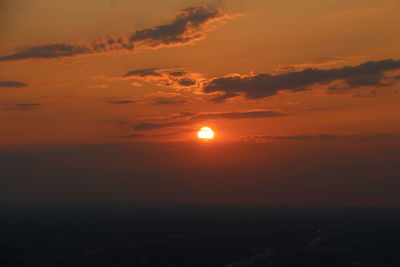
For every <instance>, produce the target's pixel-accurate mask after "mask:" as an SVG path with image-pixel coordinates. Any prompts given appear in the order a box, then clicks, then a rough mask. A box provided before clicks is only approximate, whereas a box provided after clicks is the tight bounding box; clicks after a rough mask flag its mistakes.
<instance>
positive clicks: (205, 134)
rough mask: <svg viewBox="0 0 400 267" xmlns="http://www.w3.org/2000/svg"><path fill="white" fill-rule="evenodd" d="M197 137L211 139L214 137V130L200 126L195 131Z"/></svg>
mask: <svg viewBox="0 0 400 267" xmlns="http://www.w3.org/2000/svg"><path fill="white" fill-rule="evenodd" d="M197 137H198V138H199V139H201V140H204V141H208V140H212V139H213V138H214V131H213V130H212V129H211V128H210V127H202V128H201V129H200V131H198V132H197Z"/></svg>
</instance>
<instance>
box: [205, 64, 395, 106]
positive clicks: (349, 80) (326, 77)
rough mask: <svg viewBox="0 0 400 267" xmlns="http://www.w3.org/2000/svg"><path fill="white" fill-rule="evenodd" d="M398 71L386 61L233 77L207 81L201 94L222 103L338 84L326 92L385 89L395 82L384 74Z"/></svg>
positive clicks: (393, 78) (236, 75)
mask: <svg viewBox="0 0 400 267" xmlns="http://www.w3.org/2000/svg"><path fill="white" fill-rule="evenodd" d="M399 69H400V60H392V59H387V60H382V61H368V62H365V63H362V64H360V65H356V66H346V67H342V68H332V69H327V70H324V69H313V68H309V69H305V70H301V71H292V72H287V73H280V74H276V75H271V74H267V73H258V74H254V73H251V74H248V75H239V74H235V75H228V76H224V77H219V78H214V79H211V80H209V81H206V82H204V84H203V86H202V90H203V92H204V93H207V94H214V95H213V97H212V98H211V99H210V100H211V101H213V102H221V101H224V100H226V99H229V98H232V97H236V96H239V95H243V96H244V97H246V98H248V99H259V98H265V97H270V96H274V95H276V94H278V93H281V92H300V91H305V90H310V89H311V86H313V85H318V84H319V85H321V84H330V83H332V82H335V81H341V82H342V83H344V86H331V87H329V88H328V92H329V93H338V92H343V91H349V90H352V89H355V88H359V87H369V86H374V87H384V86H388V85H390V84H391V82H393V81H394V80H395V77H389V76H387V74H386V73H387V72H388V71H394V70H399ZM388 80H389V81H388Z"/></svg>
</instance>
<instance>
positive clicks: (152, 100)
mask: <svg viewBox="0 0 400 267" xmlns="http://www.w3.org/2000/svg"><path fill="white" fill-rule="evenodd" d="M186 102H187V101H186V99H184V98H183V97H182V96H181V95H180V94H178V93H165V92H156V93H152V94H146V95H143V96H140V97H133V98H132V97H131V98H113V99H110V100H107V101H106V103H109V104H115V105H127V104H138V105H173V104H183V103H186Z"/></svg>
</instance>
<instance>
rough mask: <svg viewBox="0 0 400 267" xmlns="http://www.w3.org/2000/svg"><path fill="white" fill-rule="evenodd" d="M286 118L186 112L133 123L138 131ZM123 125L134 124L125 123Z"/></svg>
mask: <svg viewBox="0 0 400 267" xmlns="http://www.w3.org/2000/svg"><path fill="white" fill-rule="evenodd" d="M280 116H285V115H284V114H282V113H281V112H279V111H276V110H252V111H239V112H214V113H212V112H210V113H196V112H184V113H179V114H178V115H172V116H170V117H168V118H166V119H163V120H162V121H157V122H141V123H133V129H134V130H136V131H144V130H153V129H158V128H168V127H181V126H187V125H192V124H195V123H199V122H204V121H212V120H239V119H255V118H268V117H280ZM122 124H132V123H126V122H123V123H122Z"/></svg>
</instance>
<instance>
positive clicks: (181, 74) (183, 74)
mask: <svg viewBox="0 0 400 267" xmlns="http://www.w3.org/2000/svg"><path fill="white" fill-rule="evenodd" d="M120 78H121V79H133V80H136V81H140V82H153V83H156V84H157V85H158V86H162V87H172V88H174V89H189V88H198V87H199V86H200V83H201V81H202V80H203V79H204V78H203V77H202V75H201V74H199V73H196V72H190V71H185V70H181V69H176V68H151V69H138V70H132V71H128V72H127V73H125V74H124V75H123V76H121V77H120Z"/></svg>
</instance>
